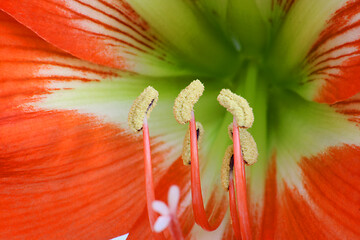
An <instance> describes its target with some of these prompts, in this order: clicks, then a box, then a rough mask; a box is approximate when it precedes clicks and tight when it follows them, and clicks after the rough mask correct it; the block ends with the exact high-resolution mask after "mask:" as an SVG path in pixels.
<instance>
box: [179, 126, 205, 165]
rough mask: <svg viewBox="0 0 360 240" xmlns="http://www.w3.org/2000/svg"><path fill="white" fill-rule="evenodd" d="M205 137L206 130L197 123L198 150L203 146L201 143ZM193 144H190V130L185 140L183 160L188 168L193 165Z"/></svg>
mask: <svg viewBox="0 0 360 240" xmlns="http://www.w3.org/2000/svg"><path fill="white" fill-rule="evenodd" d="M203 136H204V128H203V126H202V125H201V123H200V122H196V138H197V142H198V148H199V146H201V142H202V139H203ZM190 146H191V144H190V129H189V130H188V131H187V132H186V134H185V138H184V144H183V149H182V154H181V156H182V159H183V163H184V165H186V166H189V165H190V164H191V147H190Z"/></svg>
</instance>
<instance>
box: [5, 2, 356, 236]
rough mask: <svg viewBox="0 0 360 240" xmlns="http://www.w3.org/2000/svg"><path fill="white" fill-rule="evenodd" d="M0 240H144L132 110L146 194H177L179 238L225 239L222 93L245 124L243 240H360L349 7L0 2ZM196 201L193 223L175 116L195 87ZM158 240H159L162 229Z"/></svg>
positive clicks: (147, 229) (147, 231)
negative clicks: (199, 205)
mask: <svg viewBox="0 0 360 240" xmlns="http://www.w3.org/2000/svg"><path fill="white" fill-rule="evenodd" d="M0 9H1V10H2V11H1V12H0V96H1V98H0V99H1V100H0V103H1V104H0V109H1V110H0V177H1V181H0V208H1V210H0V216H1V217H0V238H1V239H111V238H114V237H117V236H120V235H123V234H126V233H129V236H128V239H151V237H152V236H156V235H155V233H154V235H153V233H152V231H151V226H150V224H149V219H148V217H147V205H146V197H145V196H146V195H145V180H144V179H145V178H144V164H143V152H142V151H143V145H142V136H141V134H137V133H133V132H132V131H130V129H129V128H128V125H127V115H128V111H129V109H130V106H131V104H132V102H133V101H134V99H135V98H136V97H137V96H138V95H139V94H140V93H141V92H142V90H143V89H144V88H146V87H147V86H149V85H151V86H153V87H154V88H155V89H157V90H158V92H159V101H158V105H157V107H156V108H155V109H154V111H153V112H152V116H151V118H150V119H149V129H150V134H151V139H150V140H151V141H150V142H151V150H152V164H153V177H154V186H155V196H156V199H157V200H163V201H165V199H166V197H167V192H168V189H169V187H170V186H171V185H172V184H176V185H178V186H179V187H180V193H181V194H180V202H179V207H178V217H179V222H180V225H181V230H182V233H183V235H184V237H186V238H188V239H232V238H234V233H233V230H232V227H231V220H230V214H229V211H228V208H229V207H228V206H229V205H228V202H229V201H228V195H227V192H226V191H225V190H223V189H222V187H221V181H220V171H221V170H220V168H221V162H222V158H223V156H224V152H225V149H226V147H227V146H228V145H229V144H231V140H230V139H229V137H228V132H227V127H228V125H229V123H230V122H231V121H232V116H231V115H230V114H229V113H227V112H226V111H225V109H224V108H223V107H222V106H220V105H219V104H218V102H217V100H216V96H217V95H218V93H219V92H220V90H221V89H223V88H227V89H231V90H232V91H233V92H234V93H237V94H238V95H241V96H243V97H244V98H246V99H247V100H248V101H249V103H250V105H251V107H252V108H253V111H254V115H255V122H254V125H253V127H252V128H251V131H250V132H251V133H252V135H253V136H254V138H255V140H256V143H257V146H258V149H259V159H258V162H257V163H256V164H255V165H253V166H248V167H247V169H246V175H247V194H248V207H249V215H250V225H251V229H252V236H253V238H254V239H358V238H359V236H360V230H359V225H360V212H359V206H360V172H359V171H360V164H359V162H360V161H359V160H360V129H359V127H360V94H359V92H360V1H359V0H316V1H315V0H243V1H240V0H228V1H227V0H197V1H191V0H164V1H160V0H148V1H145V0H142V1H140V0H0ZM194 79H200V80H201V81H202V82H203V83H204V85H205V92H204V95H203V96H202V97H201V98H200V100H199V102H198V103H197V104H196V106H195V113H196V118H197V120H198V121H199V122H201V123H202V125H203V127H204V130H205V132H204V136H203V141H202V144H201V145H200V146H199V153H200V156H199V162H200V169H201V180H202V181H201V186H202V190H203V192H202V194H203V198H204V201H205V204H206V206H205V209H206V213H207V216H208V217H209V219H210V222H211V223H212V222H216V220H218V219H219V218H220V216H222V215H224V214H225V218H224V220H223V222H222V224H221V225H220V227H219V228H218V229H217V230H215V231H212V232H207V231H204V230H202V229H201V228H200V227H199V226H198V225H197V224H195V221H194V216H193V208H192V204H191V202H192V201H191V194H190V185H191V184H190V168H189V166H184V165H183V163H182V159H181V151H182V143H183V139H184V135H185V133H186V131H187V126H186V125H185V126H183V125H179V124H178V123H177V122H176V121H175V119H174V116H173V110H172V106H173V104H174V99H175V98H176V96H177V95H178V93H179V92H180V91H181V90H182V89H183V88H185V87H186V86H187V85H188V84H189V83H190V82H191V81H192V80H194ZM164 236H169V235H168V233H167V232H165V233H164Z"/></svg>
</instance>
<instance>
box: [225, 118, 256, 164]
mask: <svg viewBox="0 0 360 240" xmlns="http://www.w3.org/2000/svg"><path fill="white" fill-rule="evenodd" d="M228 132H229V137H230V139H231V140H232V139H233V124H232V123H231V124H230V125H229V127H228ZM239 134H240V142H241V153H242V155H243V159H244V161H245V163H246V164H247V165H253V164H254V163H256V162H257V159H258V156H259V152H258V149H257V145H256V142H255V139H254V138H253V136H252V135H251V133H249V132H248V131H247V130H246V129H244V128H239Z"/></svg>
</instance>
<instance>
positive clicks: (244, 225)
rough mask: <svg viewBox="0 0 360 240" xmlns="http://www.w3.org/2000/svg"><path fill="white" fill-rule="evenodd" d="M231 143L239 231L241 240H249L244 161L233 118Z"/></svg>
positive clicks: (237, 130)
mask: <svg viewBox="0 0 360 240" xmlns="http://www.w3.org/2000/svg"><path fill="white" fill-rule="evenodd" d="M233 143H234V169H235V185H236V190H237V191H236V201H237V206H238V215H239V217H240V230H241V238H242V240H251V230H250V222H249V213H248V207H247V199H246V177H245V166H244V160H243V157H242V154H241V145H240V134H239V129H238V126H237V123H236V120H235V118H234V122H233Z"/></svg>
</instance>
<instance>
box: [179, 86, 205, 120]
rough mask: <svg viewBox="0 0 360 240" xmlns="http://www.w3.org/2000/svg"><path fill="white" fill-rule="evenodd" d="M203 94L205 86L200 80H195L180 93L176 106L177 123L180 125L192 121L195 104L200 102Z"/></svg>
mask: <svg viewBox="0 0 360 240" xmlns="http://www.w3.org/2000/svg"><path fill="white" fill-rule="evenodd" d="M203 92H204V85H203V84H202V83H201V82H200V81H199V80H195V81H193V82H192V83H190V85H189V86H187V87H186V88H185V89H183V90H182V91H181V92H180V93H179V95H178V96H177V98H176V99H175V104H174V115H175V119H176V121H178V122H179V123H180V124H185V123H187V122H189V121H190V119H191V112H192V111H193V107H194V104H195V103H196V102H197V101H198V100H199V98H200V97H201V95H202V94H203Z"/></svg>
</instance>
